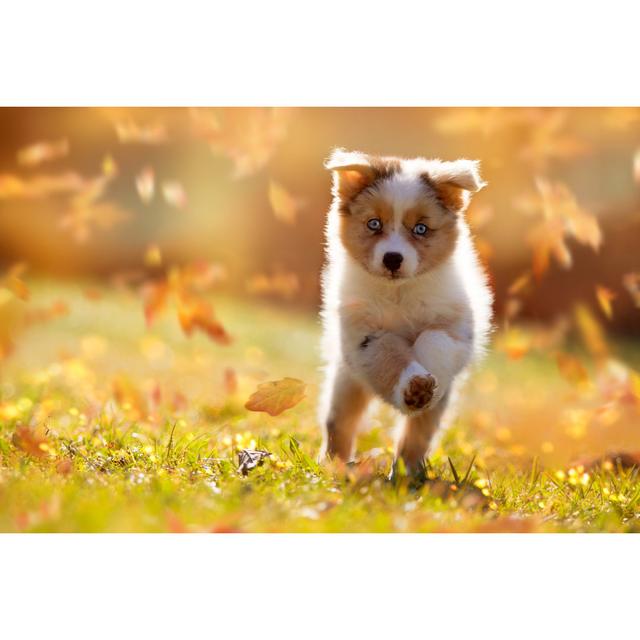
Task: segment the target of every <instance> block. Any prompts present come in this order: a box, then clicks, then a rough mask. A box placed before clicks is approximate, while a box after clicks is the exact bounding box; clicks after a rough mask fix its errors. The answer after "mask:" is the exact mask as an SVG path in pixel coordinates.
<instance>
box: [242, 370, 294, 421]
mask: <svg viewBox="0 0 640 640" xmlns="http://www.w3.org/2000/svg"><path fill="white" fill-rule="evenodd" d="M305 390H306V385H305V384H304V382H302V380H297V379H296V378H283V379H282V380H276V381H273V382H264V383H262V384H259V385H258V388H257V389H256V391H255V392H254V393H253V394H252V395H251V397H250V398H249V400H247V402H246V404H245V405H244V406H245V409H249V411H264V412H266V413H268V414H269V415H271V416H277V415H280V414H281V413H282V412H283V411H286V410H287V409H290V408H291V407H294V406H295V405H297V404H298V402H300V401H301V400H302V399H303V398H304V397H305Z"/></svg>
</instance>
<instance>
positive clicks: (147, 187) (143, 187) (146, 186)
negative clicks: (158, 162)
mask: <svg viewBox="0 0 640 640" xmlns="http://www.w3.org/2000/svg"><path fill="white" fill-rule="evenodd" d="M136 190H137V191H138V195H139V196H140V200H142V202H144V203H145V204H149V202H151V200H153V195H154V193H155V174H154V171H153V169H152V168H151V167H145V168H144V169H143V170H142V171H141V172H140V173H139V174H138V175H137V176H136Z"/></svg>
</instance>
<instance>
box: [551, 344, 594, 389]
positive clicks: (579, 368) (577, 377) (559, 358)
mask: <svg viewBox="0 0 640 640" xmlns="http://www.w3.org/2000/svg"><path fill="white" fill-rule="evenodd" d="M556 363H557V364H558V370H559V371H560V373H561V374H562V376H563V377H564V378H565V379H566V380H568V381H569V382H570V383H571V384H574V385H582V386H584V385H586V384H588V383H589V373H588V371H587V368H586V367H585V366H584V364H583V363H582V361H581V360H580V359H579V358H578V357H576V356H574V355H571V354H569V353H563V352H559V353H558V354H557V355H556Z"/></svg>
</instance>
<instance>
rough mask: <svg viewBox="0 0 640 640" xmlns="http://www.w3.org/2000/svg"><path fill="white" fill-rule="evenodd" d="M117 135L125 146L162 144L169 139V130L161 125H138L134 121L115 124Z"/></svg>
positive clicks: (129, 120)
mask: <svg viewBox="0 0 640 640" xmlns="http://www.w3.org/2000/svg"><path fill="white" fill-rule="evenodd" d="M114 126H115V130H116V135H117V136H118V140H119V141H120V142H122V143H123V144H128V143H139V144H151V145H155V144H162V143H163V142H166V141H167V139H168V136H167V130H166V128H165V126H164V125H163V124H161V123H155V124H151V125H144V126H141V125H138V124H136V122H134V121H133V120H132V119H128V120H122V121H120V122H116V123H115V125H114Z"/></svg>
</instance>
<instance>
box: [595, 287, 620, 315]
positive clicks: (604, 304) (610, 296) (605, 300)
mask: <svg viewBox="0 0 640 640" xmlns="http://www.w3.org/2000/svg"><path fill="white" fill-rule="evenodd" d="M615 298H616V294H615V293H614V292H613V291H611V289H607V288H606V287H603V286H601V285H596V299H597V301H598V304H599V305H600V308H601V309H602V312H603V313H604V315H605V316H607V318H608V319H609V320H611V318H613V309H612V308H611V302H612V301H613V300H615Z"/></svg>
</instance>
